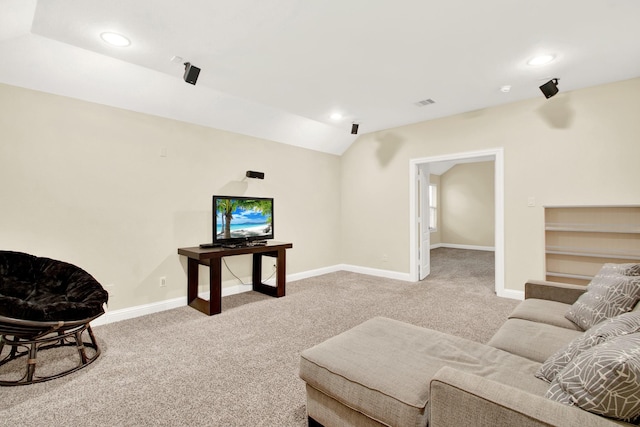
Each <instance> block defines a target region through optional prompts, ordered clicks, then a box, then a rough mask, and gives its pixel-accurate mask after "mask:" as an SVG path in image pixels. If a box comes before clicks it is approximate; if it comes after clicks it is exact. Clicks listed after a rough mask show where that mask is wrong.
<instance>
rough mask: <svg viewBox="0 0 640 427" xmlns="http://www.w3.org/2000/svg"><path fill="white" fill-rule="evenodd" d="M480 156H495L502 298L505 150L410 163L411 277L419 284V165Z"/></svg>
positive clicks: (498, 284)
mask: <svg viewBox="0 0 640 427" xmlns="http://www.w3.org/2000/svg"><path fill="white" fill-rule="evenodd" d="M480 157H489V158H491V157H493V159H492V160H494V189H495V196H494V199H495V202H494V203H495V218H494V221H495V227H494V228H495V291H496V294H497V295H498V296H507V294H509V292H508V291H507V292H505V287H504V284H505V263H504V255H505V253H504V148H502V147H498V148H491V149H487V150H481V151H469V152H463V153H454V154H445V155H441V156H433V157H421V158H416V159H410V160H409V260H410V261H409V277H410V279H411V281H414V282H417V281H418V279H419V277H418V263H419V260H418V251H419V245H420V242H419V240H420V239H418V238H417V235H416V233H417V230H418V211H417V200H418V198H417V187H418V186H417V174H418V168H419V165H421V164H424V163H433V162H442V161H455V160H469V159H475V158H480Z"/></svg>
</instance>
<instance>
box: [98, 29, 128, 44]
mask: <svg viewBox="0 0 640 427" xmlns="http://www.w3.org/2000/svg"><path fill="white" fill-rule="evenodd" d="M100 38H101V39H102V40H104V41H105V42H106V43H109V44H110V45H111V46H117V47H127V46H129V45H130V44H131V40H129V39H128V38H126V37H125V36H123V35H122V34H118V33H111V32H105V33H102V34H100Z"/></svg>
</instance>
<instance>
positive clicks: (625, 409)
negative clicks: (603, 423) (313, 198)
mask: <svg viewBox="0 0 640 427" xmlns="http://www.w3.org/2000/svg"><path fill="white" fill-rule="evenodd" d="M546 396H547V397H548V398H549V399H552V400H555V401H557V402H560V403H563V404H565V405H571V406H578V407H580V408H582V409H584V410H587V411H589V412H593V413H596V414H600V415H604V416H606V417H611V418H616V419H620V420H624V421H632V420H634V419H635V418H637V417H640V333H635V334H630V335H623V336H619V337H616V338H613V339H611V340H609V341H606V342H604V343H602V344H600V345H597V346H595V347H592V348H590V349H589V350H586V351H584V352H582V353H581V354H579V355H578V356H577V357H575V358H574V359H573V360H572V361H571V362H570V363H569V365H567V367H566V368H564V369H563V370H562V371H560V373H558V375H557V376H556V378H555V380H554V381H553V382H552V383H551V387H550V388H549V390H548V391H547V393H546Z"/></svg>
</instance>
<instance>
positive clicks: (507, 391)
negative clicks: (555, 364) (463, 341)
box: [429, 367, 629, 427]
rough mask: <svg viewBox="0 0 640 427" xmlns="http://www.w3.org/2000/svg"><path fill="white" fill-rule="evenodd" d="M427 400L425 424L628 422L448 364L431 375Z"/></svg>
mask: <svg viewBox="0 0 640 427" xmlns="http://www.w3.org/2000/svg"><path fill="white" fill-rule="evenodd" d="M429 400H430V402H429V405H430V407H429V427H460V426H476V427H512V426H518V427H534V426H535V427H542V426H545V427H548V426H581V427H591V426H594V427H595V426H602V427H605V426H611V427H614V426H618V427H619V426H620V424H622V425H629V424H625V423H618V422H614V421H612V420H609V419H607V418H604V417H601V416H599V415H595V414H591V413H589V412H587V411H583V410H582V409H579V408H575V407H571V406H565V405H562V404H560V403H557V402H553V401H551V400H549V399H546V398H545V397H542V396H537V395H534V394H531V393H527V392H526V391H523V390H520V389H517V388H514V387H511V386H507V385H504V384H501V383H498V382H495V381H492V380H489V379H486V378H482V377H479V376H477V375H473V374H469V373H466V372H463V371H460V370H457V369H454V368H451V367H444V368H442V369H440V370H439V371H438V372H437V373H436V375H434V377H433V379H432V380H431V392H430V399H429Z"/></svg>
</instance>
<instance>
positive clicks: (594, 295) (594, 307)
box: [566, 273, 640, 330]
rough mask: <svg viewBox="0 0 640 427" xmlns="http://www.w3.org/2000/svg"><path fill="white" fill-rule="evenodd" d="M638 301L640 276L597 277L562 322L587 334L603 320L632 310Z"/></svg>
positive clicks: (606, 275)
mask: <svg viewBox="0 0 640 427" xmlns="http://www.w3.org/2000/svg"><path fill="white" fill-rule="evenodd" d="M638 300H640V276H620V275H608V274H600V273H598V275H597V276H596V277H594V278H593V280H592V281H591V283H589V285H588V286H587V292H585V293H584V294H582V295H581V296H580V297H579V298H578V300H577V301H576V302H575V303H574V304H573V305H572V306H571V308H570V309H569V311H567V313H566V318H567V319H569V320H571V321H572V322H574V323H576V324H577V325H579V326H580V327H582V328H583V329H585V330H587V329H589V328H590V327H592V326H593V325H595V324H598V323H600V322H602V321H603V320H605V319H608V318H611V317H614V316H617V315H619V314H622V313H626V312H629V311H631V310H633V308H634V307H635V305H636V303H637V302H638Z"/></svg>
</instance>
